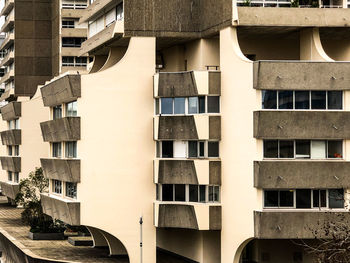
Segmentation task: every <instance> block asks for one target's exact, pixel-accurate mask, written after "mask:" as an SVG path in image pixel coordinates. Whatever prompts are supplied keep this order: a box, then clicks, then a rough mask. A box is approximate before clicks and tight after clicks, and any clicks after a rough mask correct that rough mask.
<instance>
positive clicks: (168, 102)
mask: <svg viewBox="0 0 350 263" xmlns="http://www.w3.org/2000/svg"><path fill="white" fill-rule="evenodd" d="M161 114H173V99H172V98H161Z"/></svg>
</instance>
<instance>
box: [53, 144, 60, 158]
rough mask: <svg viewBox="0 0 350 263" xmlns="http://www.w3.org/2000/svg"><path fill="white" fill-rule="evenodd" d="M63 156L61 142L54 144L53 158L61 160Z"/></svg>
mask: <svg viewBox="0 0 350 263" xmlns="http://www.w3.org/2000/svg"><path fill="white" fill-rule="evenodd" d="M61 156H62V144H61V143H60V142H54V143H53V144H52V157H57V158H60V157H61Z"/></svg>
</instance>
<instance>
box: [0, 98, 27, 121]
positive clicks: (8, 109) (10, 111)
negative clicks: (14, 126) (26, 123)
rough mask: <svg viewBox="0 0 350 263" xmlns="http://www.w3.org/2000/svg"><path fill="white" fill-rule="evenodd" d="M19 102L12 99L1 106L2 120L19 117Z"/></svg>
mask: <svg viewBox="0 0 350 263" xmlns="http://www.w3.org/2000/svg"><path fill="white" fill-rule="evenodd" d="M21 105H22V104H21V102H18V101H12V102H10V103H8V104H7V105H5V106H4V107H2V108H1V116H2V119H3V120H4V121H10V120H14V119H18V118H19V117H21V108H22V106H21Z"/></svg>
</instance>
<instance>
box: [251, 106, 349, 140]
mask: <svg viewBox="0 0 350 263" xmlns="http://www.w3.org/2000/svg"><path fill="white" fill-rule="evenodd" d="M254 137H255V138H257V139H309V140H312V139H315V140H316V139H320V140H324V139H330V140H331V139H341V140H346V139H350V112H346V111H278V110H275V111H255V112H254Z"/></svg>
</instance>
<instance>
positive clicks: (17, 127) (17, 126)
mask: <svg viewBox="0 0 350 263" xmlns="http://www.w3.org/2000/svg"><path fill="white" fill-rule="evenodd" d="M14 123H15V129H17V130H18V129H19V119H15V120H14Z"/></svg>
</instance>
